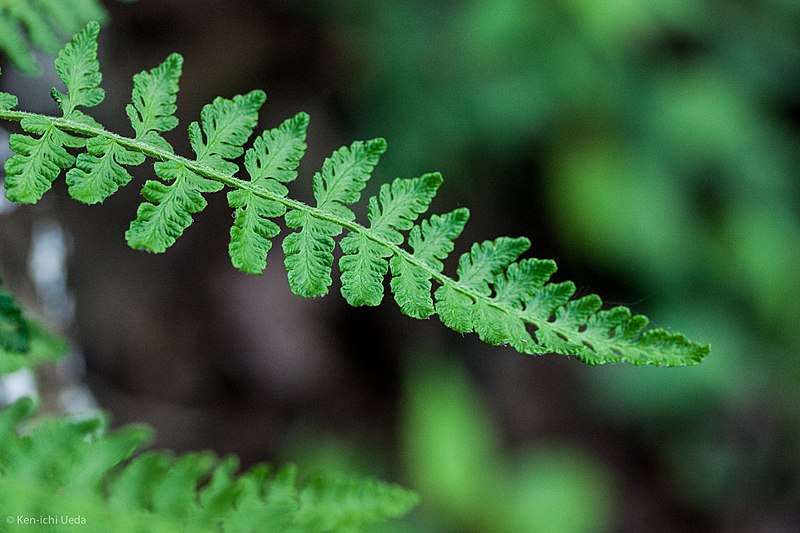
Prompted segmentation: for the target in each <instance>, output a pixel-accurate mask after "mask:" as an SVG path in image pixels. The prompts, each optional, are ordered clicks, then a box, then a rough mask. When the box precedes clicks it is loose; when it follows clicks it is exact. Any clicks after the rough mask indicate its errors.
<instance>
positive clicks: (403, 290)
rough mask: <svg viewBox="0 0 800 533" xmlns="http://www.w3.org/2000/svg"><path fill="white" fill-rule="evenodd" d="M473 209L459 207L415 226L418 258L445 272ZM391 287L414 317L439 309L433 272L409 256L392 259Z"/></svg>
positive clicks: (410, 239) (412, 235) (411, 238)
mask: <svg viewBox="0 0 800 533" xmlns="http://www.w3.org/2000/svg"><path fill="white" fill-rule="evenodd" d="M468 218H469V210H467V209H466V208H463V207H462V208H459V209H456V210H455V211H452V212H450V213H447V214H446V215H433V216H432V217H431V218H430V220H423V221H422V224H420V225H419V226H414V227H413V228H411V233H410V234H409V236H408V244H409V245H410V246H411V248H412V249H413V250H414V253H413V255H414V257H416V258H417V259H418V260H419V261H421V262H422V263H423V264H425V265H427V266H428V267H430V268H431V269H432V270H433V271H434V272H436V273H441V272H442V270H443V268H444V265H443V264H442V259H445V258H446V257H447V256H448V255H449V254H450V252H452V251H453V241H454V240H455V239H457V238H458V236H459V235H461V232H462V231H463V230H464V225H465V224H466V223H467V219H468ZM391 267H392V280H391V288H392V293H393V294H394V299H395V301H396V302H397V305H399V306H400V310H401V311H402V312H403V313H404V314H406V315H408V316H410V317H413V318H428V317H429V316H431V315H432V314H434V312H435V309H434V306H433V300H432V299H431V288H432V286H431V274H430V272H428V271H426V270H425V269H424V268H421V267H420V266H418V265H414V264H412V263H411V262H409V260H408V259H406V258H404V257H402V256H399V255H395V256H394V257H392V260H391Z"/></svg>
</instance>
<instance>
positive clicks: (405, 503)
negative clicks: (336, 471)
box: [295, 475, 418, 531]
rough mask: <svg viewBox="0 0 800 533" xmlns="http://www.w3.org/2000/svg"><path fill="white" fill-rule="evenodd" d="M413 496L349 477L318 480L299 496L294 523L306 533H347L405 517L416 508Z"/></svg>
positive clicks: (386, 486) (328, 477)
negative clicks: (393, 518) (366, 523)
mask: <svg viewBox="0 0 800 533" xmlns="http://www.w3.org/2000/svg"><path fill="white" fill-rule="evenodd" d="M417 501H418V498H417V496H416V495H415V494H413V493H410V492H408V491H406V490H403V489H400V488H399V487H396V486H391V485H386V484H385V483H381V482H377V481H372V480H363V479H357V478H354V477H352V476H345V475H338V476H327V477H326V476H318V477H317V478H315V479H313V480H311V482H309V483H308V485H306V487H304V488H303V489H302V490H301V492H300V509H299V510H298V513H297V515H296V518H295V521H296V523H298V524H301V525H303V526H305V527H306V528H308V530H309V531H348V530H355V529H357V528H358V527H359V526H360V525H361V524H362V523H363V522H364V521H365V520H368V521H370V522H377V521H380V520H382V519H383V517H385V516H399V515H403V514H405V513H406V512H407V511H408V509H409V508H411V507H414V506H415V505H416V504H417Z"/></svg>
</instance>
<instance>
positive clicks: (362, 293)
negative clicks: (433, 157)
mask: <svg viewBox="0 0 800 533" xmlns="http://www.w3.org/2000/svg"><path fill="white" fill-rule="evenodd" d="M441 184H442V176H441V174H425V175H424V176H422V177H420V178H413V179H399V178H398V179H396V180H394V181H393V182H392V183H391V184H385V185H383V186H382V187H381V190H380V193H379V197H377V198H376V197H374V196H373V197H372V198H370V199H369V210H368V213H367V218H368V219H369V223H370V226H369V228H370V230H371V233H372V234H373V235H374V236H376V237H380V238H381V240H383V241H384V242H389V243H391V244H395V245H397V244H402V242H403V240H404V237H403V234H401V233H400V231H399V230H403V231H406V230H409V229H411V227H412V226H413V224H414V221H415V220H416V219H417V217H418V216H419V215H420V213H424V212H425V211H427V210H428V205H430V203H431V200H433V197H434V196H435V195H436V191H437V189H438V188H439V186H440V185H441ZM340 246H341V248H342V252H344V255H343V256H342V258H341V260H340V261H339V269H340V270H341V273H342V296H344V298H345V299H346V300H347V302H348V303H349V304H350V305H371V306H376V305H379V304H380V303H381V300H382V299H383V279H384V278H385V277H386V273H387V272H388V270H389V262H388V261H387V259H386V258H387V257H391V256H392V255H394V254H393V252H392V250H391V249H390V248H387V247H386V245H384V244H382V243H380V242H376V241H374V240H370V239H369V238H368V237H367V235H366V234H364V233H349V234H348V235H347V236H346V237H345V238H344V239H342V241H341V243H340Z"/></svg>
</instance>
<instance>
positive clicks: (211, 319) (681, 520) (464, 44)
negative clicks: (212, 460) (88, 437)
mask: <svg viewBox="0 0 800 533" xmlns="http://www.w3.org/2000/svg"><path fill="white" fill-rule="evenodd" d="M107 6H108V8H109V10H110V12H111V17H110V19H109V23H108V24H106V26H105V28H104V31H103V33H102V34H101V52H100V61H101V65H102V70H103V72H104V87H105V88H106V90H107V93H108V96H107V98H106V101H105V102H104V104H102V106H101V108H100V110H99V111H98V115H96V116H97V118H98V119H100V120H101V122H103V123H104V124H105V125H106V126H107V127H108V128H109V129H112V130H115V131H119V132H121V133H125V132H128V131H129V126H128V125H127V124H126V122H125V115H124V112H123V108H124V104H125V103H127V102H128V99H129V97H130V88H131V81H130V79H131V76H132V75H133V74H134V73H136V72H138V71H139V70H142V69H144V68H151V67H152V66H154V65H156V64H158V63H159V62H160V61H161V60H162V59H163V58H164V57H166V55H167V54H169V53H170V52H172V51H179V52H181V53H182V54H183V55H184V56H185V60H186V61H185V68H184V75H183V79H182V82H181V87H182V92H181V94H180V96H179V100H178V105H179V113H178V114H179V117H180V118H181V124H182V125H181V126H180V128H179V131H176V132H175V133H174V134H173V135H171V136H170V140H171V141H173V143H174V144H175V146H176V149H177V150H178V151H179V152H182V153H189V149H188V146H187V142H186V138H185V134H184V132H185V127H186V126H187V125H188V123H189V122H191V121H192V120H195V117H197V116H198V114H199V112H200V109H201V108H202V106H203V105H204V104H205V103H207V102H209V101H211V100H212V99H213V98H214V97H215V96H218V95H224V96H232V95H233V94H236V93H241V92H245V91H248V90H250V89H252V88H264V89H265V90H266V91H267V94H268V101H267V105H266V107H265V112H264V113H263V114H262V123H261V126H262V127H274V126H275V125H277V124H278V123H279V122H280V121H281V120H283V119H284V118H286V117H288V116H290V115H292V114H294V113H296V112H298V111H300V110H305V111H307V112H308V113H309V114H310V115H311V117H312V123H311V126H310V128H309V134H308V145H309V151H308V155H307V156H306V158H305V159H304V160H303V164H302V166H301V171H300V176H299V178H298V180H297V182H296V184H295V185H294V186H293V187H292V194H293V195H294V196H295V197H297V198H300V199H303V200H308V199H310V198H311V176H312V175H313V172H314V171H315V170H316V169H318V168H319V166H320V165H321V163H322V161H323V159H324V158H325V157H326V156H327V155H328V154H330V153H331V152H332V151H333V150H335V149H336V148H338V147H339V146H342V145H344V144H349V143H350V142H351V141H352V140H353V139H368V138H372V137H376V136H382V137H385V138H386V139H387V140H388V142H389V151H388V152H387V154H386V155H385V156H384V157H383V159H382V162H381V165H380V166H379V167H378V170H377V172H376V174H375V177H374V182H375V183H372V184H371V185H370V186H369V188H368V190H367V191H366V194H373V193H374V192H375V191H376V190H377V187H378V186H379V185H380V184H381V183H383V182H385V181H387V180H389V179H391V178H394V177H396V176H402V177H410V176H416V175H420V174H422V173H424V172H428V171H434V170H438V171H441V172H442V173H443V175H444V177H445V184H444V186H443V188H442V189H441V192H440V195H439V196H438V197H437V199H436V200H435V202H434V206H433V209H434V211H436V212H445V211H449V210H451V209H453V208H455V207H457V206H461V205H464V206H468V207H470V208H471V211H472V218H471V222H470V224H469V225H468V226H467V230H466V231H465V235H464V237H463V238H462V239H461V241H460V243H459V244H458V245H457V248H456V251H457V252H458V253H460V252H464V251H466V250H467V247H468V245H469V244H470V243H471V242H474V241H477V240H484V239H490V238H494V237H496V236H498V235H512V236H519V235H525V236H528V237H530V238H531V240H532V241H533V242H534V246H533V254H534V255H535V256H537V257H546V258H555V259H556V260H557V261H558V263H559V266H560V271H559V273H558V274H557V279H558V280H562V281H563V280H565V279H573V280H574V281H575V282H576V283H577V284H578V286H579V288H580V289H579V290H580V293H582V294H587V293H590V292H596V293H598V294H600V295H602V296H603V297H604V299H605V300H606V301H607V302H609V303H613V304H617V303H622V304H626V305H629V306H631V307H632V308H633V309H634V310H635V311H637V312H640V313H644V314H647V315H648V316H650V317H651V319H652V320H653V322H654V323H655V324H656V325H660V326H667V327H671V328H674V329H677V330H680V331H683V332H685V333H687V334H688V335H689V336H690V337H691V338H693V339H695V340H697V341H700V342H707V343H710V344H711V346H712V353H711V355H710V356H709V357H708V358H707V360H706V361H705V362H704V363H703V364H702V365H700V366H697V367H692V368H682V369H657V368H634V367H629V366H608V367H597V368H592V367H587V366H585V365H583V364H581V363H579V362H577V361H574V360H571V359H568V358H565V357H560V356H545V357H537V358H531V357H525V356H521V355H518V354H517V353H515V352H513V351H512V350H511V349H508V348H495V347H489V346H486V345H484V344H482V343H481V342H479V341H478V340H477V339H476V338H474V336H466V337H462V336H460V335H458V334H455V333H453V332H452V331H449V330H448V329H447V328H445V327H444V326H442V325H441V324H439V323H438V321H437V320H428V321H422V322H420V321H414V320H412V319H409V318H407V317H403V316H402V315H401V314H400V312H399V311H398V309H397V307H396V306H395V304H394V303H393V302H392V301H391V299H390V298H387V299H386V300H385V301H384V304H383V305H382V306H381V307H379V308H377V309H353V308H349V307H348V306H347V305H346V304H345V303H344V302H343V300H342V298H341V297H340V296H339V295H338V294H337V293H338V288H339V285H338V281H334V287H333V289H332V292H333V294H331V295H330V296H329V297H327V298H325V299H322V300H317V301H306V300H303V299H300V298H298V297H295V296H293V295H291V294H290V292H289V290H288V286H287V283H286V274H285V269H284V267H283V260H282V256H281V251H280V247H279V246H276V247H275V248H273V250H272V251H271V252H270V257H269V260H268V268H267V272H266V274H265V275H264V276H263V277H251V276H247V275H244V274H241V273H239V272H237V271H235V270H234V269H233V268H232V267H231V266H230V264H229V259H228V258H227V248H226V246H227V240H228V230H229V227H230V223H231V212H230V209H229V208H228V207H227V205H226V201H225V196H224V195H221V194H220V195H215V196H212V197H210V198H209V204H210V205H209V207H208V208H207V209H206V210H205V211H204V212H203V213H201V214H199V215H198V216H196V217H195V223H194V224H193V225H192V226H191V227H190V228H189V229H188V230H187V231H186V233H185V235H184V237H183V238H181V239H180V240H179V241H178V243H177V244H176V245H175V246H174V247H173V248H172V249H171V250H170V251H169V252H168V253H166V254H164V255H163V256H153V255H149V254H145V253H141V252H134V251H132V250H130V249H128V248H127V246H126V244H125V241H124V237H123V234H124V231H125V229H126V228H127V225H128V223H129V220H130V219H131V218H133V217H134V216H135V211H136V206H137V204H138V202H139V201H140V197H139V195H138V189H139V188H140V187H141V183H142V181H143V180H144V179H146V178H148V177H150V172H151V170H150V169H149V168H147V167H141V168H139V169H136V171H135V176H137V178H138V181H137V183H136V184H132V185H131V186H129V187H128V188H126V189H125V190H123V191H122V192H120V193H118V194H116V195H115V196H113V197H112V198H110V199H109V200H107V201H106V202H105V204H104V205H103V206H102V207H87V206H83V205H81V204H78V203H76V202H72V201H70V200H68V197H67V194H66V187H65V186H64V184H63V180H62V181H61V182H60V183H59V184H58V185H56V186H55V188H54V190H53V192H52V193H50V194H48V196H47V197H46V200H45V201H44V202H43V204H42V205H40V206H37V207H35V208H32V209H31V208H20V209H16V210H13V211H12V210H11V209H10V208H8V207H7V206H6V211H4V214H0V218H2V225H0V246H2V249H0V252H1V254H2V269H3V273H4V274H5V278H6V281H7V282H8V285H9V286H10V287H11V288H12V289H14V290H15V292H17V293H20V294H21V295H22V296H23V297H25V295H28V299H29V300H35V299H36V298H34V296H33V294H34V292H33V290H32V289H26V287H31V286H32V283H31V282H30V281H29V280H26V276H25V272H26V266H25V265H26V261H27V257H28V254H29V249H30V248H31V247H32V246H33V244H31V242H32V241H31V239H32V237H31V235H34V236H35V235H36V231H39V232H40V233H41V227H42V226H41V225H42V221H43V220H49V221H51V222H49V223H50V224H57V225H58V227H61V228H63V231H64V233H63V234H64V235H65V236H66V237H64V239H65V242H67V243H68V248H69V250H70V252H69V256H68V259H67V265H68V277H67V282H68V287H69V291H68V292H69V294H71V295H72V296H71V298H72V299H73V300H74V320H72V319H70V320H68V321H67V322H69V323H68V324H67V325H66V326H65V327H66V328H67V329H68V332H67V333H68V334H69V335H70V336H71V338H72V340H73V342H74V344H75V346H76V352H82V353H83V355H84V357H85V380H86V382H87V383H88V385H89V388H90V390H91V392H92V393H93V395H94V397H95V398H96V400H97V403H98V404H99V406H101V407H102V408H104V409H107V410H108V411H109V412H110V413H111V416H112V419H113V421H114V423H115V424H124V423H129V422H145V423H147V424H150V425H152V426H154V427H155V429H156V431H157V441H156V442H155V445H156V446H157V447H168V448H171V449H174V450H175V451H178V452H181V451H187V450H195V449H201V448H210V449H213V450H215V451H217V452H219V453H230V452H233V453H237V454H239V455H240V456H241V457H242V459H243V462H244V463H245V464H249V463H252V462H255V461H263V460H267V461H272V462H278V463H284V462H288V461H291V462H295V463H298V464H299V465H300V466H301V468H303V469H305V470H306V471H313V470H314V469H317V468H336V469H348V470H353V471H357V472H361V473H367V474H371V475H375V476H379V477H383V478H386V479H390V480H394V481H397V482H400V483H402V484H404V485H406V486H409V487H411V488H414V489H416V490H418V491H419V492H420V493H421V495H422V497H423V503H422V504H421V506H420V507H419V508H418V509H417V510H416V511H414V513H413V514H412V515H411V516H410V517H409V518H408V520H406V521H405V522H404V523H403V524H402V525H399V526H398V525H393V526H392V527H391V528H390V530H392V531H395V530H397V531H430V532H440V531H441V532H475V533H480V532H487V533H488V532H492V533H493V532H518V531H519V532H527V531H553V532H594V531H598V532H600V531H622V532H639V531H676V532H683V531H686V532H693V531H725V532H738V531H770V532H784V531H798V530H800V452H799V451H798V449H799V448H800V328H798V326H797V322H796V321H797V317H798V315H800V276H798V271H799V270H800V269H798V264H800V186H799V184H800V180H799V179H798V178H799V177H800V170H798V163H799V162H800V161H798V159H800V158H799V157H798V154H800V151H798V147H799V146H798V144H799V143H798V141H800V91H798V88H800V31H798V28H800V2H797V1H794V0H763V1H754V0H751V1H748V0H737V1H734V0H731V1H727V2H720V1H716V0H658V1H645V0H639V1H637V0H613V1H610V2H583V1H578V0H547V1H544V0H542V1H531V0H469V1H468V0H463V1H434V0H417V1H413V2H397V1H390V0H375V1H372V2H346V1H340V0H315V1H312V2H302V3H299V2H256V1H245V0H237V1H233V0H230V1H227V2H221V1H219V0H195V1H192V2H185V1H178V0H169V1H167V0H159V1H156V0H139V1H138V2H136V3H134V4H129V5H125V4H119V3H108V4H107ZM50 64H51V60H50V59H49V58H44V59H43V65H46V68H44V72H45V76H44V77H43V78H42V77H38V78H30V77H28V78H26V77H23V76H20V75H18V74H14V73H13V72H12V69H11V68H10V67H6V68H4V69H3V78H2V79H0V83H2V84H3V85H2V87H3V88H5V89H6V90H13V91H14V92H16V93H18V94H19V95H20V100H21V101H22V106H21V107H23V108H25V109H35V110H39V111H44V112H52V111H53V109H54V106H53V105H52V103H51V102H48V99H47V89H48V88H49V87H50V86H51V85H52V84H54V83H55V81H54V74H53V70H52V67H51V66H49V65H50ZM364 205H366V202H362V206H361V207H362V208H363V206H364ZM363 211H364V209H361V211H360V212H359V215H360V216H362V217H363V215H364V212H363ZM37 228H39V229H38V230H37ZM450 267H451V270H450V271H451V272H452V264H451V265H450ZM334 278H336V276H334ZM38 299H39V300H40V301H39V306H38V307H40V308H41V307H43V305H42V301H41V300H42V298H41V297H38ZM45 303H46V302H45ZM68 307H69V306H68ZM70 309H71V308H70ZM68 315H69V316H70V317H71V316H72V315H71V314H69V313H68ZM77 366H79V365H77ZM78 374H79V372H78Z"/></svg>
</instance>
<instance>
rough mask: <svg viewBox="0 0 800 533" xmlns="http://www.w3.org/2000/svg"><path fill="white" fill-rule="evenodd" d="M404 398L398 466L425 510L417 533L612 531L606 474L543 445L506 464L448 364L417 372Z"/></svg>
mask: <svg viewBox="0 0 800 533" xmlns="http://www.w3.org/2000/svg"><path fill="white" fill-rule="evenodd" d="M404 392H405V394H404V397H405V412H404V424H403V434H404V435H405V437H404V438H405V457H406V460H407V462H408V468H409V474H410V478H411V480H412V483H413V484H414V486H415V487H417V489H418V490H419V491H420V493H421V495H422V498H423V502H424V505H423V508H422V509H421V513H419V514H420V515H421V516H420V517H419V520H420V522H421V525H420V527H421V528H422V529H423V530H425V528H426V527H430V528H433V530H435V531H442V530H446V531H475V532H481V531H485V532H487V533H489V532H493V533H494V532H498V533H499V532H518V531H537V532H553V533H556V532H558V533H571V532H575V533H578V532H590V531H604V530H606V529H608V528H609V527H610V524H611V523H612V510H613V504H614V502H615V499H616V498H615V495H614V493H615V487H614V479H613V477H612V476H611V475H610V474H609V473H608V472H607V469H606V468H604V467H603V466H602V465H601V464H600V463H599V462H597V461H596V460H594V459H593V458H591V457H589V456H587V455H586V454H585V453H584V452H582V451H581V450H579V449H574V448H573V446H572V445H570V444H567V443H563V442H552V441H550V440H549V439H542V440H540V441H539V442H537V443H536V444H535V445H533V446H532V448H531V449H530V450H524V451H522V452H520V453H517V454H514V455H513V456H508V455H504V454H503V453H502V452H501V447H500V442H499V440H500V439H499V435H498V431H497V429H496V428H495V427H494V424H493V423H492V422H491V420H492V416H491V415H490V413H489V412H488V411H487V409H486V407H485V406H484V405H483V403H482V402H481V401H480V395H479V394H478V391H477V390H476V389H475V386H474V385H473V384H471V383H470V382H469V380H468V379H467V377H466V376H465V375H464V373H463V372H462V371H460V370H459V369H458V367H457V366H455V365H454V364H452V363H446V364H445V363H443V362H439V363H437V364H435V365H432V366H431V365H429V364H428V363H427V362H426V363H425V365H424V366H423V365H421V364H418V365H417V366H415V367H414V368H413V369H412V370H411V371H410V373H409V375H408V378H407V383H406V387H405V391H404ZM422 524H426V525H422Z"/></svg>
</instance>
